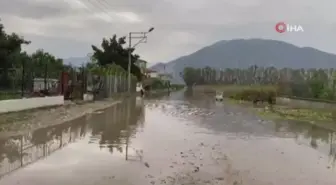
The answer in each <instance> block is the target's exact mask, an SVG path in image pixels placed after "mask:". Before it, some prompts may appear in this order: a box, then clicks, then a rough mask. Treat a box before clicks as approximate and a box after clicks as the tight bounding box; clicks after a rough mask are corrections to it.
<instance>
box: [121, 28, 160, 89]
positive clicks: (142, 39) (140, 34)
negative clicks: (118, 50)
mask: <svg viewBox="0 0 336 185" xmlns="http://www.w3.org/2000/svg"><path fill="white" fill-rule="evenodd" d="M153 30H154V28H153V27H152V28H150V29H149V30H148V31H147V32H129V34H128V45H129V46H128V47H129V48H128V68H127V73H128V78H127V80H128V93H131V66H132V50H133V49H134V48H135V47H136V46H137V45H138V44H140V43H146V41H147V34H148V33H149V32H152V31H153ZM132 39H140V40H139V41H138V42H137V43H136V44H134V46H132Z"/></svg>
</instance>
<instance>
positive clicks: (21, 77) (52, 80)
mask: <svg viewBox="0 0 336 185" xmlns="http://www.w3.org/2000/svg"><path fill="white" fill-rule="evenodd" d="M62 68H63V67H56V68H55V67H54V66H49V64H45V65H22V66H19V67H17V68H1V69H0V100H3V99H17V98H22V97H32V96H33V97H34V96H41V93H43V94H47V95H49V96H52V95H56V94H59V91H60V90H59V86H60V77H61V73H62V70H63V69H62Z"/></svg>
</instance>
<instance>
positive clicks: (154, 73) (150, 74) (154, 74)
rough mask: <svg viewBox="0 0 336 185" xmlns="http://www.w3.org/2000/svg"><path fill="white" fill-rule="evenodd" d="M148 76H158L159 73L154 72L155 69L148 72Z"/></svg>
mask: <svg viewBox="0 0 336 185" xmlns="http://www.w3.org/2000/svg"><path fill="white" fill-rule="evenodd" d="M149 76H150V77H151V78H158V77H159V73H158V72H156V71H152V72H151V73H149Z"/></svg>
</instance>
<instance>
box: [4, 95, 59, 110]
mask: <svg viewBox="0 0 336 185" xmlns="http://www.w3.org/2000/svg"><path fill="white" fill-rule="evenodd" d="M57 105H64V97H63V96H51V97H37V98H22V99H12V100H1V101H0V113H7V112H16V111H22V110H27V109H35V108H42V107H50V106H57Z"/></svg>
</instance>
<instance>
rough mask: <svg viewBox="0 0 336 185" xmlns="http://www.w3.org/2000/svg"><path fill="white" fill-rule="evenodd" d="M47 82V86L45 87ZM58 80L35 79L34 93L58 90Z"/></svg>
mask: <svg viewBox="0 0 336 185" xmlns="http://www.w3.org/2000/svg"><path fill="white" fill-rule="evenodd" d="M45 81H46V82H47V84H46V85H47V86H46V87H45ZM57 85H58V79H52V78H47V79H46V80H44V78H34V91H35V92H36V91H40V90H44V89H57Z"/></svg>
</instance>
